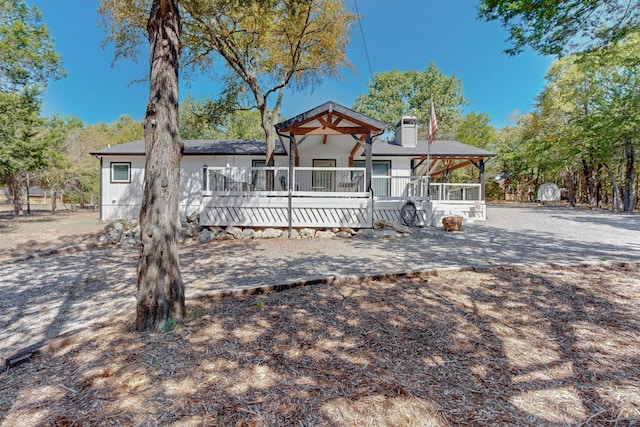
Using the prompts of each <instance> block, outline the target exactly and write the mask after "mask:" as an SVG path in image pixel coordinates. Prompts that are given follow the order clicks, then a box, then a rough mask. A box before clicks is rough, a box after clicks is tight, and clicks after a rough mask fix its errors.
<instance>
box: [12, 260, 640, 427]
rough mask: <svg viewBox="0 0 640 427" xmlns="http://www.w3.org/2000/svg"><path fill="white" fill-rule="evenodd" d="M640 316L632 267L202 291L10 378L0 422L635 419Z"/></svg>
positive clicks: (639, 395) (64, 346)
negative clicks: (165, 317) (159, 322)
mask: <svg viewBox="0 0 640 427" xmlns="http://www.w3.org/2000/svg"><path fill="white" fill-rule="evenodd" d="M638 319H640V269H639V268H638V266H637V265H635V264H631V265H623V266H616V267H606V266H591V267H570V268H550V269H534V268H519V269H513V268H496V269H490V270H484V271H472V272H441V273H430V274H429V273H423V274H417V275H415V276H413V277H404V278H398V279H395V280H358V281H353V282H349V283H341V284H333V285H315V286H313V287H312V288H310V287H301V288H296V289H290V290H287V291H283V292H274V293H266V294H262V295H252V296H244V297H228V298H225V299H222V300H207V299H201V300H197V301H194V302H191V303H190V304H189V306H188V315H187V318H186V319H185V321H184V322H181V323H176V324H171V325H167V332H166V333H163V334H158V335H139V334H137V333H134V332H131V331H130V324H129V323H128V322H129V320H130V319H129V318H124V317H114V318H112V319H109V322H108V326H104V327H101V328H99V329H96V330H85V331H83V332H82V333H80V335H78V336H75V337H74V338H73V339H69V340H67V341H65V342H62V343H59V344H57V345H55V346H54V347H55V348H51V349H50V351H49V352H48V353H45V354H42V355H37V356H34V357H32V358H31V360H29V361H28V362H27V363H24V364H22V365H19V366H17V367H14V368H11V369H10V370H8V371H6V372H5V373H0V425H1V426H14V425H55V426H103V425H114V426H115V425H136V426H138V425H140V426H142V425H174V426H214V425H216V426H218V425H220V426H276V425H277V426H290V425H291V426H293V425H304V426H311V425H319V426H453V425H478V426H486V425H505V426H506V425H519V426H521V425H536V426H540V425H547V426H560V425H580V426H582V425H588V426H602V425H610V426H630V425H638V424H640V357H639V355H640V323H639V321H638Z"/></svg>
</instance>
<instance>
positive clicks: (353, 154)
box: [349, 142, 362, 168]
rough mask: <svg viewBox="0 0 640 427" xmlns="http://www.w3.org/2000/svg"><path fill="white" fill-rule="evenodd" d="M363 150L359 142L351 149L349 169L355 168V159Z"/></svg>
mask: <svg viewBox="0 0 640 427" xmlns="http://www.w3.org/2000/svg"><path fill="white" fill-rule="evenodd" d="M360 148H362V147H361V145H360V143H359V142H356V143H355V145H354V146H353V148H352V149H351V153H350V154H349V167H350V168H352V167H353V158H354V157H355V155H356V153H357V152H358V150H359V149H360Z"/></svg>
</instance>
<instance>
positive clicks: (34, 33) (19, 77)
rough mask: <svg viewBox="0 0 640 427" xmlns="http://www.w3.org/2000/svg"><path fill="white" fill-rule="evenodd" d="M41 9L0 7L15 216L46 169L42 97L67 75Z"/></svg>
mask: <svg viewBox="0 0 640 427" xmlns="http://www.w3.org/2000/svg"><path fill="white" fill-rule="evenodd" d="M41 19H42V17H41V14H40V12H39V10H38V9H37V8H36V7H35V6H33V7H27V6H26V4H25V2H24V1H23V0H4V1H1V2H0V141H2V143H1V144H0V182H1V183H3V184H4V185H6V186H7V188H8V189H9V193H10V198H11V200H12V202H13V209H14V213H15V214H20V213H22V189H23V187H24V186H25V184H28V182H27V181H28V179H29V177H30V175H31V174H32V173H34V172H36V171H38V170H39V169H40V168H42V167H44V166H45V165H46V158H47V155H46V151H47V146H46V141H44V140H42V139H39V138H38V129H39V126H40V125H41V124H42V120H41V119H40V96H41V94H42V93H43V91H44V89H45V84H46V82H47V80H48V79H53V78H59V77H61V76H62V75H63V73H64V72H63V71H62V69H61V68H60V58H59V57H58V54H57V53H56V52H55V50H54V47H53V39H52V38H51V36H50V35H49V31H48V29H47V27H46V26H45V25H44V24H42V23H41Z"/></svg>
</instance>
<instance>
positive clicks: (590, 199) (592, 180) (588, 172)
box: [582, 157, 597, 207]
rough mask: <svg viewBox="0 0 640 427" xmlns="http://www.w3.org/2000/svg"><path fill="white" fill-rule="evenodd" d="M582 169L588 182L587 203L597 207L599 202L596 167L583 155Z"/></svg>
mask: <svg viewBox="0 0 640 427" xmlns="http://www.w3.org/2000/svg"><path fill="white" fill-rule="evenodd" d="M582 170H583V173H584V178H585V180H586V182H587V204H588V205H589V206H591V207H595V206H596V204H597V201H596V177H595V168H594V167H593V165H592V164H590V163H589V162H587V159H585V158H584V157H582Z"/></svg>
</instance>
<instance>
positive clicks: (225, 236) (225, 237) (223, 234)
mask: <svg viewBox="0 0 640 427" xmlns="http://www.w3.org/2000/svg"><path fill="white" fill-rule="evenodd" d="M235 239H236V238H235V237H233V234H229V233H227V232H226V231H222V232H221V233H219V234H218V235H217V236H216V240H220V241H223V240H235Z"/></svg>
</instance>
